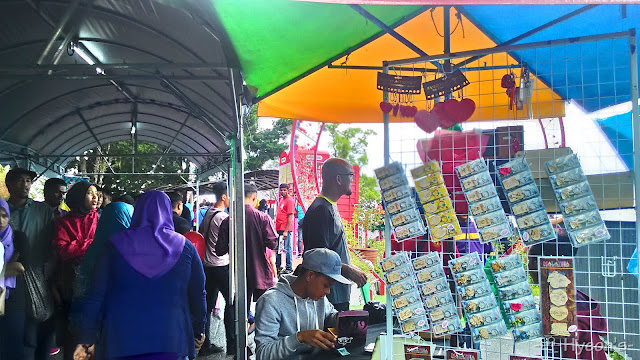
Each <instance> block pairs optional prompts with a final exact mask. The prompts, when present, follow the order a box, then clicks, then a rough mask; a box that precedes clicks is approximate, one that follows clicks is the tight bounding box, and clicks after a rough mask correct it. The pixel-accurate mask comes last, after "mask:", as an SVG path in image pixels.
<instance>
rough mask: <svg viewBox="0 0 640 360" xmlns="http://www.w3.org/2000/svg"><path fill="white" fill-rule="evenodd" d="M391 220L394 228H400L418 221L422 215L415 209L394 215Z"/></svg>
mask: <svg viewBox="0 0 640 360" xmlns="http://www.w3.org/2000/svg"><path fill="white" fill-rule="evenodd" d="M390 218H391V225H393V227H398V226H400V225H405V224H408V223H412V222H416V221H418V220H419V219H420V213H419V212H418V211H416V210H415V209H411V210H407V211H403V212H401V213H397V214H395V215H392V216H390Z"/></svg>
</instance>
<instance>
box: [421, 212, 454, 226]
mask: <svg viewBox="0 0 640 360" xmlns="http://www.w3.org/2000/svg"><path fill="white" fill-rule="evenodd" d="M456 220H457V217H456V213H455V212H453V210H445V211H443V212H440V213H437V214H434V215H430V216H428V217H427V224H428V225H429V227H430V228H431V227H433V226H441V225H446V224H451V223H453V222H455V221H456Z"/></svg>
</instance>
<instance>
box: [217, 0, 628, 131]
mask: <svg viewBox="0 0 640 360" xmlns="http://www.w3.org/2000/svg"><path fill="white" fill-rule="evenodd" d="M339 2H341V1H339ZM350 3H353V2H352V1H350ZM366 3H370V2H369V1H367V2H366ZM376 3H378V4H383V3H384V4H392V3H398V2H395V1H389V2H385V1H377V2H376ZM404 3H406V2H404ZM414 3H425V2H422V1H420V2H414ZM213 6H214V8H215V10H216V12H217V14H218V16H219V18H220V21H221V22H222V24H223V25H224V27H225V30H226V32H227V34H228V36H229V38H230V40H231V43H232V44H233V45H234V48H235V50H236V53H237V55H238V59H239V61H240V64H241V66H242V69H243V76H244V78H245V79H246V82H247V84H248V85H249V87H250V88H252V89H253V90H254V92H255V95H256V96H257V97H256V100H259V101H260V107H259V115H261V116H276V117H291V118H296V119H303V120H315V121H324V122H379V121H382V116H381V112H380V110H379V108H378V103H379V102H380V100H381V98H382V96H381V92H380V91H379V90H376V88H375V85H376V80H375V79H376V71H372V70H368V71H365V70H355V69H347V68H338V69H335V68H331V67H327V65H329V64H333V65H334V66H338V67H339V66H344V65H346V66H374V67H380V66H381V65H382V62H383V61H385V60H394V59H401V58H410V57H415V56H416V54H417V53H419V52H420V51H422V52H423V53H426V54H441V53H443V51H444V48H443V43H444V41H443V38H442V37H441V36H440V34H443V23H444V17H443V14H444V12H443V8H442V7H435V8H434V7H428V6H400V5H387V6H373V5H366V6H364V5H363V6H349V5H345V4H326V3H311V2H293V1H285V0H275V1H268V2H266V1H258V2H255V1H247V0H240V1H231V0H219V1H216V2H215V3H214V5H213ZM357 8H359V9H360V10H362V9H363V10H364V11H366V12H368V13H370V14H371V15H372V16H373V17H375V18H376V19H378V20H379V22H381V23H382V24H384V25H386V26H388V27H389V28H392V29H395V31H396V32H397V33H398V34H399V35H401V36H402V37H404V38H405V39H406V40H408V42H410V43H411V44H409V46H407V45H405V44H403V43H401V42H399V41H398V40H397V39H394V38H393V37H392V35H389V34H387V33H385V31H384V30H382V29H381V28H380V27H379V26H378V25H377V24H375V23H374V22H375V20H374V19H372V18H369V19H367V18H365V17H364V16H362V15H361V14H359V13H358V11H359V10H358V9H357ZM357 10H358V11H357ZM638 12H640V7H638V6H636V5H601V6H595V5H587V6H581V5H554V6H544V5H527V6H524V5H521V6H491V5H485V6H467V5H466V6H457V7H454V8H452V9H451V12H450V18H449V20H450V23H451V28H452V29H455V31H454V32H453V34H452V35H451V51H452V52H457V51H464V50H470V49H481V48H490V47H493V46H496V45H498V44H502V43H505V42H506V43H507V44H513V43H518V44H522V43H524V42H525V41H523V40H524V39H526V42H530V41H543V40H552V39H558V38H565V37H570V36H583V35H591V34H601V33H609V32H616V31H626V30H628V29H631V28H635V27H636V23H637V22H638V19H640V17H638V16H637V15H638ZM256 13H257V14H261V15H263V16H261V17H260V18H259V19H257V20H255V17H252V21H246V19H247V18H248V16H249V15H250V14H256ZM458 14H459V15H458ZM458 18H459V19H460V22H459V20H458ZM336 24H339V26H336ZM456 24H458V25H456ZM505 24H508V25H505ZM384 25H383V26H384ZM267 29H268V31H267ZM523 34H524V36H521V35H523ZM514 38H516V40H515V41H509V40H512V39H514ZM620 43H621V44H622V46H624V48H620V47H619V46H620V44H619V43H616V44H615V46H614V47H615V48H606V47H597V45H595V44H594V46H593V48H588V47H585V46H584V45H583V46H582V47H575V48H573V51H578V50H579V51H580V53H570V52H571V51H572V48H571V47H562V48H549V49H547V50H546V51H547V52H546V54H545V55H544V56H543V57H544V59H541V52H539V51H515V52H510V53H509V55H506V54H502V56H499V55H492V56H485V57H482V58H479V59H478V58H476V59H474V61H472V62H470V63H469V64H466V69H465V67H462V69H463V70H467V71H465V75H466V76H467V77H468V78H469V80H470V82H471V84H472V85H470V86H468V87H467V88H465V90H464V92H463V95H464V96H465V97H469V98H472V99H473V100H475V101H476V104H477V105H478V109H479V110H478V111H476V113H475V114H474V116H473V117H472V118H471V120H501V119H519V118H523V117H524V116H525V114H524V113H516V114H514V113H513V112H512V111H511V112H510V111H508V108H507V103H508V98H507V96H506V95H505V94H504V90H503V89H501V88H500V83H499V81H500V78H501V76H502V75H503V74H505V73H506V71H507V70H505V69H504V67H505V66H508V65H517V64H522V63H527V64H529V66H530V67H531V68H532V72H533V73H534V74H535V73H537V74H541V75H540V79H535V91H534V94H533V97H534V98H533V103H534V113H533V116H534V117H535V118H543V117H557V116H563V115H564V105H563V100H566V99H570V98H583V99H584V103H583V104H581V105H583V106H584V107H585V109H587V110H595V109H598V108H602V107H605V106H608V105H612V104H617V103H621V102H624V101H628V100H629V86H628V83H623V82H620V81H617V82H615V84H616V86H607V85H606V84H600V85H599V84H598V81H602V74H612V76H617V77H618V78H620V77H622V76H623V75H624V76H628V74H621V73H619V72H618V73H616V71H621V70H619V69H625V71H626V69H627V67H628V66H627V67H625V64H627V65H628V62H629V58H628V55H627V54H628V52H627V51H626V44H625V43H624V42H620ZM411 45H414V46H415V47H417V48H418V51H417V52H416V49H415V48H413V49H411V48H410V46H411ZM585 49H586V50H585ZM568 52H569V53H568ZM598 54H600V55H602V58H600V59H599V58H598ZM604 54H606V56H607V57H608V61H603V59H604ZM611 54H614V55H613V56H612V55H611ZM256 55H257V56H256ZM574 58H575V59H576V60H575V61H574V62H573V64H571V65H569V66H564V67H563V68H561V69H560V68H557V67H554V62H555V61H556V60H565V61H566V60H567V59H574ZM461 60H462V59H459V60H457V61H453V64H454V65H455V64H456V63H458V62H460V61H461ZM542 60H544V61H542ZM419 65H422V66H419ZM419 65H416V66H415V69H416V70H415V71H408V72H407V71H405V72H403V74H404V75H411V74H412V73H413V74H414V75H419V74H421V71H419V70H418V69H419V68H421V67H422V68H428V69H430V71H433V70H435V69H436V68H435V66H433V65H432V64H428V63H423V64H419ZM534 66H535V67H534ZM332 67H333V66H332ZM495 67H499V68H498V69H496V68H495ZM405 68H406V66H405ZM469 68H472V69H469ZM473 68H486V69H487V70H482V71H477V69H473ZM578 69H579V71H576V70H578ZM411 70H413V69H411ZM516 73H518V71H517V70H516ZM435 76H436V75H435V74H434V73H432V72H429V73H427V79H433V78H434V77H435ZM577 77H580V78H577ZM567 84H580V85H579V86H568V85H567ZM594 94H597V96H593V95H594ZM578 95H579V96H578ZM414 101H415V103H416V105H417V106H418V107H419V108H420V107H424V106H425V104H424V100H423V97H422V96H415V97H414ZM420 101H422V102H420ZM391 121H411V118H401V117H394V116H392V117H391Z"/></svg>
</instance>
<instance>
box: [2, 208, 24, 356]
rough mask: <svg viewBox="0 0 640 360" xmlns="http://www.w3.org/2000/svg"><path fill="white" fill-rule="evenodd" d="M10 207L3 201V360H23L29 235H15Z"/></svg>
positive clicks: (16, 233)
mask: <svg viewBox="0 0 640 360" xmlns="http://www.w3.org/2000/svg"><path fill="white" fill-rule="evenodd" d="M10 217H11V212H10V211H9V204H7V202H6V201H4V200H3V199H0V241H1V242H2V248H3V250H4V256H3V258H2V259H1V260H2V261H3V262H4V274H0V287H2V288H4V290H5V293H4V295H2V296H3V297H4V301H5V314H4V315H2V316H0V359H3V360H4V359H9V360H12V359H16V360H18V359H23V358H24V357H23V356H24V354H23V338H24V325H25V323H24V319H25V311H26V306H27V295H26V285H25V283H24V277H23V276H22V274H23V273H24V267H23V266H22V264H21V263H20V259H22V258H24V257H26V256H27V254H26V244H27V239H26V235H25V234H24V233H22V232H20V231H13V229H12V228H11V225H9V219H10Z"/></svg>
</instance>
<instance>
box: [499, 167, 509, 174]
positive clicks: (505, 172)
mask: <svg viewBox="0 0 640 360" xmlns="http://www.w3.org/2000/svg"><path fill="white" fill-rule="evenodd" d="M499 171H500V175H502V176H507V175H509V174H511V168H500V170H499Z"/></svg>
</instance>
